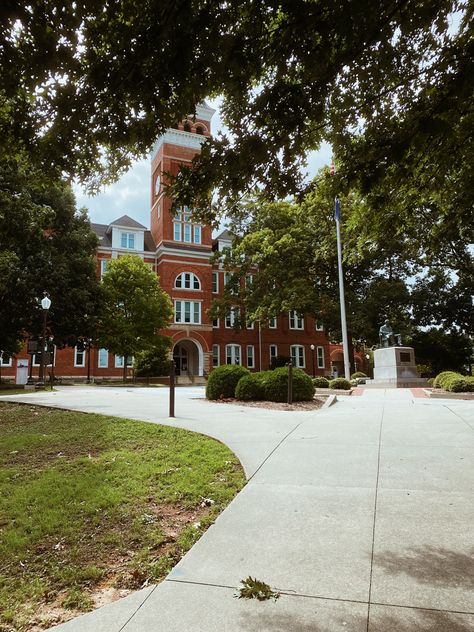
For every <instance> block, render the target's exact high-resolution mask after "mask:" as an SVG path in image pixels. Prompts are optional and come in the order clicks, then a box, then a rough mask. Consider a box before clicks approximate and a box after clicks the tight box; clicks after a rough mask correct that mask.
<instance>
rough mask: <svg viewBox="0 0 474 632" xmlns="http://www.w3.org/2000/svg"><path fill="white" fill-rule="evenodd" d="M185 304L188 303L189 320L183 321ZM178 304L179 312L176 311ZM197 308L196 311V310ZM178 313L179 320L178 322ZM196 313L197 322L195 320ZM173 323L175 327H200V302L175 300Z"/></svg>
mask: <svg viewBox="0 0 474 632" xmlns="http://www.w3.org/2000/svg"><path fill="white" fill-rule="evenodd" d="M186 303H189V317H190V320H189V321H187V320H185V317H186ZM178 304H179V310H178ZM196 306H197V310H196ZM178 311H179V314H180V318H179V320H178ZM196 311H197V317H198V320H196ZM174 322H175V323H176V324H177V325H200V324H201V301H187V300H184V299H176V300H175V302H174Z"/></svg>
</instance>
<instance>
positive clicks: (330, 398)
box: [321, 395, 337, 410]
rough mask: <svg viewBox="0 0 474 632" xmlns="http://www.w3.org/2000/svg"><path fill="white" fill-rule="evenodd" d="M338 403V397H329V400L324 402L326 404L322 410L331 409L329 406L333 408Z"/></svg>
mask: <svg viewBox="0 0 474 632" xmlns="http://www.w3.org/2000/svg"><path fill="white" fill-rule="evenodd" d="M336 402H337V395H329V397H328V398H327V400H326V401H325V402H324V404H323V405H322V406H321V410H322V409H323V408H329V406H332V405H333V404H335V403H336Z"/></svg>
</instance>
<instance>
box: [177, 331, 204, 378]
mask: <svg viewBox="0 0 474 632" xmlns="http://www.w3.org/2000/svg"><path fill="white" fill-rule="evenodd" d="M173 360H174V363H175V367H176V375H204V353H203V350H202V347H201V345H200V344H199V342H197V341H196V340H192V339H191V338H184V339H183V340H180V341H179V342H177V343H176V344H175V346H174V347H173Z"/></svg>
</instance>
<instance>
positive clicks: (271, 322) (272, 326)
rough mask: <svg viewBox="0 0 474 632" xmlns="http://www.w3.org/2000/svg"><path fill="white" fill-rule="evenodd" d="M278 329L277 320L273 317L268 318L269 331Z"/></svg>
mask: <svg viewBox="0 0 474 632" xmlns="http://www.w3.org/2000/svg"><path fill="white" fill-rule="evenodd" d="M277 327H278V320H277V317H276V316H273V318H270V320H269V321H268V328H269V329H276V328H277Z"/></svg>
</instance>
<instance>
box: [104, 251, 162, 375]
mask: <svg viewBox="0 0 474 632" xmlns="http://www.w3.org/2000/svg"><path fill="white" fill-rule="evenodd" d="M102 289H103V297H104V306H103V309H102V313H101V317H100V321H99V334H98V343H99V345H100V346H101V347H105V348H107V349H108V350H109V351H111V352H112V353H114V354H115V355H121V356H123V358H124V366H123V379H124V380H125V379H126V377H127V357H128V356H133V355H135V354H137V353H139V352H142V351H147V350H149V349H151V348H153V347H156V345H157V342H158V338H157V337H158V330H160V329H163V328H164V327H166V326H167V325H168V323H169V322H170V320H171V318H172V315H173V309H172V305H171V300H170V298H169V296H168V294H166V292H164V291H163V290H162V289H161V287H160V284H159V281H158V277H157V276H156V274H155V273H154V272H153V271H152V270H150V268H149V267H148V266H147V265H146V264H145V263H144V262H143V261H142V260H141V259H140V258H139V257H137V256H135V255H126V256H124V257H120V258H119V259H113V260H112V261H111V262H110V264H109V266H108V267H107V272H106V274H105V275H104V278H103V281H102Z"/></svg>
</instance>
